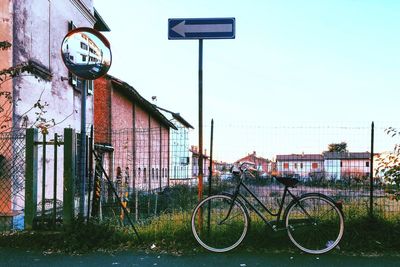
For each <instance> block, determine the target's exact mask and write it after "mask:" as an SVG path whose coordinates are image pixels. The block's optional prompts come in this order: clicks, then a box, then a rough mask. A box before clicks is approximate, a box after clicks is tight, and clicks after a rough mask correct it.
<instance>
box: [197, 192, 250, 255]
mask: <svg viewBox="0 0 400 267" xmlns="http://www.w3.org/2000/svg"><path fill="white" fill-rule="evenodd" d="M232 201H233V199H232V197H231V196H229V195H214V196H209V197H207V198H205V199H204V200H202V201H201V202H199V204H197V206H196V208H195V209H194V210H193V213H192V219H191V227H192V233H193V236H194V237H195V239H196V240H197V242H198V243H199V244H200V245H201V246H202V247H203V248H205V249H207V250H209V251H212V252H227V251H230V250H232V249H234V248H236V247H237V246H238V245H239V244H240V243H241V242H242V241H243V239H244V238H245V237H246V234H247V230H248V227H249V216H248V212H247V209H246V207H245V206H244V205H243V204H242V203H241V202H240V201H238V200H235V202H234V204H233V207H232V210H231V213H230V214H229V217H227V214H228V211H229V208H230V206H231V204H232ZM208 219H209V220H208ZM224 219H225V220H224Z"/></svg>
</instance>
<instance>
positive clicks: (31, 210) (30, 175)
mask: <svg viewBox="0 0 400 267" xmlns="http://www.w3.org/2000/svg"><path fill="white" fill-rule="evenodd" d="M37 137H38V130H37V129H33V128H31V129H27V130H26V140H25V145H26V152H25V153H26V155H25V157H26V163H25V229H27V230H31V229H32V228H33V220H34V218H35V216H36V211H37V167H38V165H37V164H38V151H37V149H36V147H35V142H37Z"/></svg>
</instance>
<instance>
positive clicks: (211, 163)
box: [208, 119, 214, 196]
mask: <svg viewBox="0 0 400 267" xmlns="http://www.w3.org/2000/svg"><path fill="white" fill-rule="evenodd" d="M210 143H211V145H210V172H209V174H208V195H209V196H211V179H212V170H213V169H212V168H213V143H214V119H212V120H211V140H210Z"/></svg>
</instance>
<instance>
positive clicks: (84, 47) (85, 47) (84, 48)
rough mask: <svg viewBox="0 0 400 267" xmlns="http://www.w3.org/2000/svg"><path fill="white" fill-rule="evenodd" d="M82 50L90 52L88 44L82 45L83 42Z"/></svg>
mask: <svg viewBox="0 0 400 267" xmlns="http://www.w3.org/2000/svg"><path fill="white" fill-rule="evenodd" d="M81 48H82V49H83V50H88V46H87V44H85V43H82V42H81Z"/></svg>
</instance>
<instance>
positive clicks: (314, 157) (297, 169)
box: [276, 154, 324, 178]
mask: <svg viewBox="0 0 400 267" xmlns="http://www.w3.org/2000/svg"><path fill="white" fill-rule="evenodd" d="M276 165H277V172H278V175H294V176H298V177H300V178H309V177H320V176H322V175H323V171H324V157H323V155H321V154H290V155H277V156H276Z"/></svg>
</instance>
